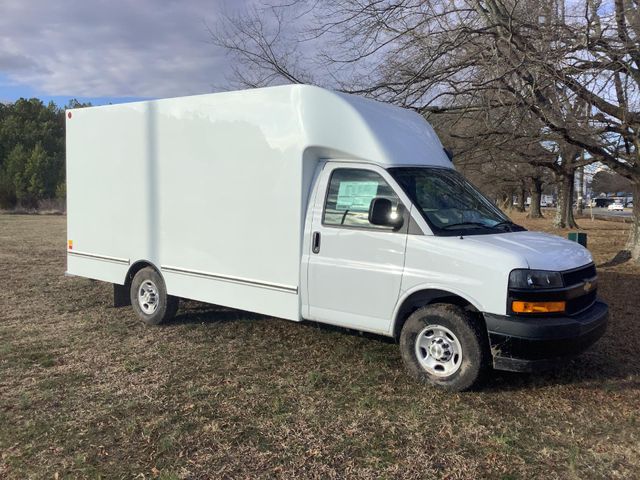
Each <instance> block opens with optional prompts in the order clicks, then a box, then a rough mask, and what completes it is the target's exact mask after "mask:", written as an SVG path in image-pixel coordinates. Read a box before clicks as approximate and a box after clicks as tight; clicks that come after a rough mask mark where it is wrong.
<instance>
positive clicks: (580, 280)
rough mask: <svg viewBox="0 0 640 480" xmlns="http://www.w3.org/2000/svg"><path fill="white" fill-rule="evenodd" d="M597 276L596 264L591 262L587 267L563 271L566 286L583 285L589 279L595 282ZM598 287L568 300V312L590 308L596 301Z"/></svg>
mask: <svg viewBox="0 0 640 480" xmlns="http://www.w3.org/2000/svg"><path fill="white" fill-rule="evenodd" d="M595 278H596V266H595V265H594V264H593V263H591V264H589V265H587V266H585V267H580V268H576V269H575V270H568V271H566V272H562V279H563V280H564V285H565V287H572V286H574V285H581V284H584V283H585V282H587V281H590V282H594V281H595ZM596 294H597V289H596V288H594V289H593V290H590V291H589V292H585V293H584V295H580V296H577V297H574V298H572V299H570V300H568V301H567V314H569V315H574V314H576V313H579V312H582V311H583V310H586V309H587V308H589V307H590V306H591V305H593V303H594V302H595V301H596Z"/></svg>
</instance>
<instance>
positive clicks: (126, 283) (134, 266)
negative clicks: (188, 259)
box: [124, 260, 164, 288]
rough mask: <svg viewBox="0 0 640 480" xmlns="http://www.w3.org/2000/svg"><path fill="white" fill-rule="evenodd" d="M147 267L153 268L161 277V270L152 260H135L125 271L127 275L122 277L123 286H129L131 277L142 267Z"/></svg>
mask: <svg viewBox="0 0 640 480" xmlns="http://www.w3.org/2000/svg"><path fill="white" fill-rule="evenodd" d="M147 267H151V268H153V269H154V270H155V271H156V272H157V273H158V275H160V276H161V277H162V272H161V271H160V269H159V268H158V267H156V266H155V265H154V264H153V262H150V261H149V260H136V261H135V262H133V263H132V264H131V266H130V267H129V270H128V271H127V275H126V276H125V278H124V286H125V287H127V288H130V287H131V282H132V281H133V277H135V276H136V273H138V272H139V271H140V270H142V269H143V268H147ZM163 279H164V277H163Z"/></svg>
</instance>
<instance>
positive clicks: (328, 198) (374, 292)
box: [307, 163, 409, 334]
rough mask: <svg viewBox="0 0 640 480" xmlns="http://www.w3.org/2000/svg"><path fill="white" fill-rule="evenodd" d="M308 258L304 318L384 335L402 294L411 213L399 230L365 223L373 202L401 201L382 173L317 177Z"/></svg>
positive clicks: (367, 169)
mask: <svg viewBox="0 0 640 480" xmlns="http://www.w3.org/2000/svg"><path fill="white" fill-rule="evenodd" d="M319 181H320V183H319V186H320V188H319V190H318V192H317V195H316V201H315V202H316V203H315V206H314V212H313V220H312V228H311V236H312V238H311V239H310V249H311V252H309V253H308V255H309V256H308V258H309V260H308V268H307V288H308V291H307V298H308V307H309V309H308V318H309V319H311V320H316V321H320V322H325V323H331V324H334V325H340V326H344V327H350V328H356V329H359V330H364V331H370V332H376V333H382V334H387V333H388V332H389V329H390V326H391V321H392V315H393V311H394V308H395V305H396V302H397V301H398V297H399V294H400V285H401V282H402V272H403V268H404V258H405V248H406V242H407V228H406V225H407V223H408V221H409V220H408V218H409V213H408V210H407V209H406V208H404V214H403V216H404V217H406V218H405V220H404V224H403V226H401V227H400V228H395V229H394V228H391V227H386V226H379V225H373V224H371V223H370V222H369V220H368V217H369V206H370V204H371V202H372V200H373V199H374V198H376V197H384V198H388V199H389V200H391V202H392V204H393V205H394V209H395V211H396V212H397V214H402V210H403V207H402V206H400V207H399V205H401V203H402V202H401V199H400V197H399V195H398V194H397V193H396V191H395V190H394V188H392V187H391V185H390V184H393V183H394V182H393V180H392V179H391V178H390V177H389V176H388V174H387V172H385V171H384V170H383V169H382V168H379V167H376V166H371V165H358V164H349V163H343V164H335V163H327V164H326V165H325V168H324V170H323V172H322V174H321V175H320V179H319Z"/></svg>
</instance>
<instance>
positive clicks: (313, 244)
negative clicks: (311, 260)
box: [311, 232, 320, 253]
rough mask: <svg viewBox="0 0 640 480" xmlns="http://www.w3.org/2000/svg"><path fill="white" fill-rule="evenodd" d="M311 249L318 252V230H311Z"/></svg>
mask: <svg viewBox="0 0 640 480" xmlns="http://www.w3.org/2000/svg"><path fill="white" fill-rule="evenodd" d="M311 251H312V252H313V253H320V232H313V239H312V240H311Z"/></svg>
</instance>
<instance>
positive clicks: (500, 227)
mask: <svg viewBox="0 0 640 480" xmlns="http://www.w3.org/2000/svg"><path fill="white" fill-rule="evenodd" d="M388 171H389V173H390V174H391V176H392V177H393V178H394V179H395V180H396V182H398V184H399V185H400V187H401V188H402V189H403V191H404V192H405V193H406V194H407V196H408V197H409V198H410V199H411V201H412V202H413V204H414V205H415V206H416V208H417V210H418V211H419V212H420V214H421V215H422V217H423V218H424V219H425V221H426V222H427V224H428V225H429V227H430V228H431V230H432V231H433V233H434V235H438V236H455V235H488V234H496V233H505V232H513V231H523V230H525V228H523V227H521V226H519V225H516V224H514V223H513V222H512V221H511V220H509V218H508V217H507V216H506V215H505V214H504V213H503V212H502V211H501V210H500V209H499V208H498V207H496V206H495V205H494V204H493V202H491V201H490V200H489V199H488V198H487V197H485V196H484V195H483V194H482V193H481V192H480V191H479V190H478V189H477V188H476V187H474V186H473V185H472V184H471V183H470V182H469V181H468V180H466V179H465V178H464V177H463V176H462V175H461V174H460V173H458V172H457V171H456V170H454V169H451V168H442V167H393V168H389V169H388Z"/></svg>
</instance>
